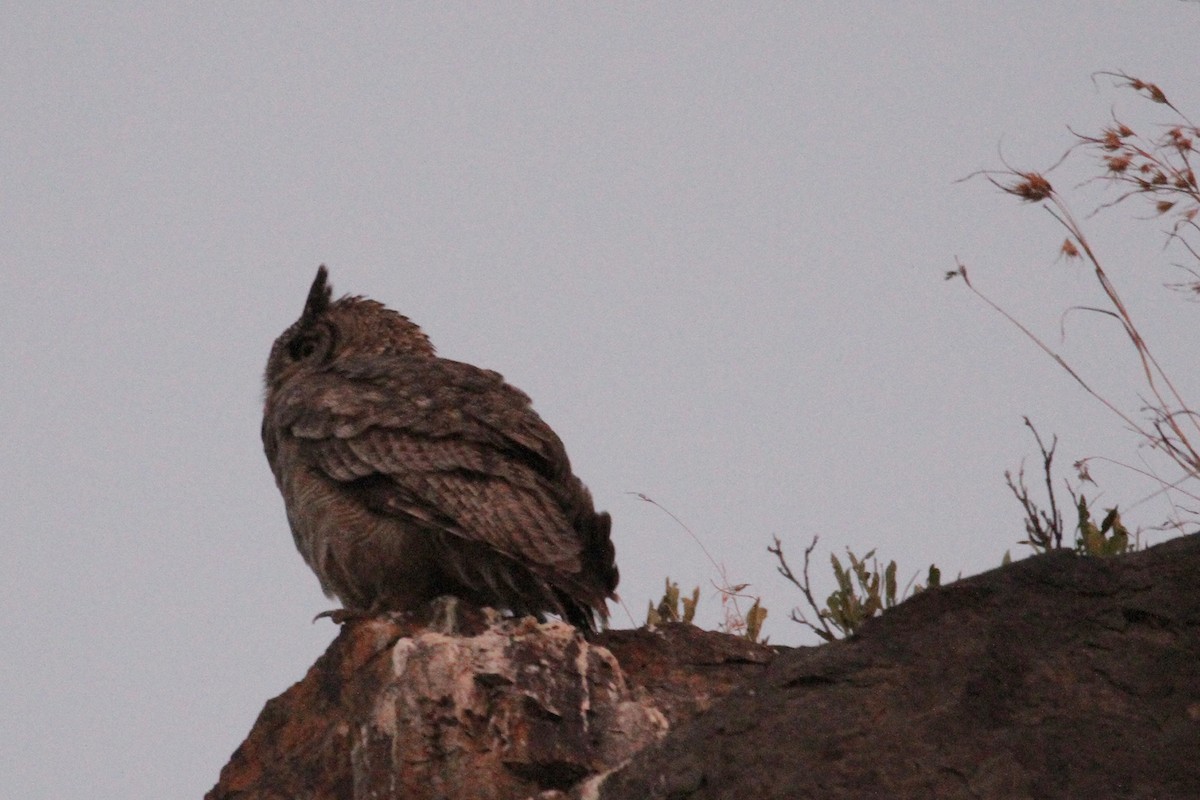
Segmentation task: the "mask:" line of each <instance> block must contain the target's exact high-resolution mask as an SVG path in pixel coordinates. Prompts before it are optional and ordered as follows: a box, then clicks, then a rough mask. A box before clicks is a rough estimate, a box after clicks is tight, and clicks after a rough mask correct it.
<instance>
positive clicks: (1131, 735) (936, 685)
mask: <svg viewBox="0 0 1200 800" xmlns="http://www.w3.org/2000/svg"><path fill="white" fill-rule="evenodd" d="M591 791H592V794H593V796H596V795H598V796H599V797H600V798H603V799H604V800H634V798H636V800H647V799H648V798H673V799H674V800H681V799H682V798H696V800H700V799H701V798H731V797H738V798H751V797H754V798H760V797H771V798H784V797H788V798H790V797H797V798H799V797H813V798H822V800H839V799H840V798H846V799H847V800H849V798H854V799H855V800H860V799H861V798H976V799H981V800H991V799H992V798H995V799H996V800H999V799H1000V798H1005V800H1010V799H1014V798H1030V799H1031V800H1032V799H1033V798H1036V799H1037V800H1047V799H1053V798H1089V799H1090V800H1107V798H1121V800H1127V799H1128V800H1140V799H1143V798H1144V800H1150V799H1151V798H1159V800H1167V799H1168V798H1170V799H1171V800H1175V799H1177V798H1178V799H1179V800H1182V799H1183V798H1195V797H1200V537H1198V536H1194V535H1193V536H1188V537H1184V538H1181V539H1176V540H1172V541H1169V542H1167V543H1165V544H1162V545H1159V546H1157V547H1154V548H1151V549H1149V550H1146V551H1143V552H1139V553H1134V554H1131V555H1127V556H1122V557H1118V558H1109V559H1099V558H1082V557H1078V556H1075V555H1073V554H1071V553H1068V552H1057V553H1051V554H1048V555H1044V556H1038V557H1035V558H1031V559H1028V560H1025V561H1021V562H1018V563H1015V564H1012V565H1011V566H1009V567H1005V568H1002V569H998V570H993V571H992V572H989V573H986V574H983V575H979V576H976V577H973V578H969V579H966V580H962V581H958V582H956V583H953V584H950V585H948V586H946V587H943V588H941V589H938V590H933V591H929V592H924V593H921V594H919V595H917V596H916V597H914V598H913V599H911V600H909V601H908V602H906V603H903V604H902V605H901V606H899V607H897V608H896V609H894V610H892V611H890V612H888V613H887V614H885V615H883V616H882V617H879V618H877V619H874V620H872V621H871V622H870V623H869V624H868V625H867V626H865V628H864V630H863V631H862V633H861V635H859V636H856V637H854V638H852V639H850V640H847V641H842V642H836V643H833V644H830V645H826V646H823V647H819V648H804V649H798V650H795V651H792V652H788V653H784V654H781V655H780V656H778V657H777V658H776V659H775V661H774V663H772V664H771V665H770V667H769V668H768V669H767V671H766V672H765V674H762V675H761V676H759V677H757V678H754V679H751V680H749V681H748V682H746V683H745V684H744V685H743V686H741V687H739V688H737V689H736V690H735V691H734V692H733V693H731V694H730V695H729V696H727V697H725V698H724V699H723V700H721V701H720V702H719V703H717V704H715V705H714V706H713V708H712V709H711V710H710V711H709V712H708V713H705V714H702V715H700V716H698V717H696V718H695V719H694V720H692V721H690V722H688V723H685V724H683V725H681V726H679V727H678V728H677V729H676V730H674V731H672V733H671V734H670V735H669V736H668V737H666V738H664V739H663V740H662V741H661V742H658V743H656V744H654V745H651V746H650V747H648V748H646V749H645V750H643V751H642V752H641V753H639V754H638V755H637V756H635V757H634V758H633V760H632V761H631V762H630V763H629V764H628V765H627V766H625V767H624V768H622V769H621V770H618V771H617V772H616V773H614V774H613V775H610V776H608V777H607V778H606V779H604V780H603V781H600V782H599V783H598V785H596V786H593V787H591Z"/></svg>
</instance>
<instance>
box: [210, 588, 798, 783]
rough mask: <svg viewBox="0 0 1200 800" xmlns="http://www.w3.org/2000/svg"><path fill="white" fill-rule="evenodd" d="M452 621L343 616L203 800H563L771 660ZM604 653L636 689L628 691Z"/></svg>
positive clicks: (693, 645) (474, 617)
mask: <svg viewBox="0 0 1200 800" xmlns="http://www.w3.org/2000/svg"><path fill="white" fill-rule="evenodd" d="M458 611H459V612H460V613H459V614H458V615H457V616H458V619H457V620H455V621H454V622H453V623H449V622H447V621H446V619H447V614H446V613H445V609H444V608H441V607H433V608H431V609H430V610H429V614H428V615H427V616H426V617H425V618H422V619H416V618H415V617H414V615H407V616H404V617H398V618H389V617H361V618H355V617H354V616H353V615H339V619H341V618H344V619H345V623H346V624H344V626H343V628H342V631H341V633H340V634H339V636H338V637H337V639H336V640H335V641H334V642H333V644H331V645H330V647H329V649H328V651H327V652H326V653H325V654H324V655H323V656H322V657H321V658H320V659H318V661H317V663H316V664H315V665H314V666H313V667H312V668H311V669H310V670H309V672H308V674H307V676H305V678H304V680H302V681H301V682H300V683H298V684H296V685H295V686H293V687H292V688H291V689H289V690H288V691H286V692H284V694H283V695H281V696H280V697H277V698H275V699H274V700H271V701H270V702H268V703H267V705H266V707H265V708H264V709H263V711H262V713H261V714H260V716H259V719H258V721H257V722H256V723H255V725H254V728H253V730H252V731H251V733H250V736H249V737H248V738H247V739H246V741H245V742H244V743H243V744H242V746H241V747H239V748H238V750H237V751H236V752H235V753H234V755H233V757H232V759H231V760H230V762H229V764H228V765H227V766H226V767H225V768H224V769H223V770H222V772H221V779H220V782H219V783H218V784H217V786H216V787H214V788H213V790H212V791H210V792H209V793H208V795H207V796H206V797H207V798H210V800H218V799H221V800H224V799H227V798H229V799H231V798H235V797H236V798H240V799H241V800H248V799H249V798H264V799H265V798H296V797H304V798H314V799H315V798H346V799H347V800H349V799H351V798H354V799H357V798H400V797H403V798H434V797H443V798H444V797H449V798H463V799H464V800H465V799H467V798H481V799H482V798H522V797H529V796H536V795H539V793H542V795H541V796H543V797H546V798H550V797H556V796H564V795H562V790H566V789H569V788H571V787H572V786H574V785H576V784H578V783H580V781H581V780H582V779H584V778H586V777H588V776H593V775H597V774H603V773H604V772H605V771H607V770H610V769H612V768H613V767H616V766H618V765H620V764H621V763H623V762H625V761H626V760H627V759H629V758H630V757H631V756H632V755H633V754H634V753H636V752H637V751H638V750H640V749H642V748H643V747H645V746H646V745H647V744H649V743H651V742H653V741H656V740H657V739H658V738H659V737H661V736H662V735H663V734H664V733H665V732H666V730H667V729H668V726H669V722H668V720H671V721H672V722H676V723H678V722H680V721H683V720H685V719H689V718H691V717H692V716H694V715H695V714H696V713H698V712H699V710H701V709H702V708H704V707H706V706H707V705H708V704H710V703H711V702H712V700H713V699H714V698H716V697H719V696H721V695H723V694H725V693H726V692H728V691H729V690H730V689H732V687H733V686H734V685H736V683H737V682H739V681H740V680H743V679H744V678H745V676H746V674H747V670H756V671H759V672H761V671H762V669H763V668H764V667H765V665H766V663H767V662H768V661H769V660H770V658H771V657H772V656H773V654H774V653H773V651H771V650H770V649H768V648H765V647H762V646H756V645H750V644H749V643H743V644H742V645H738V644H737V643H736V640H735V642H734V643H733V644H730V643H729V642H727V641H725V639H726V638H727V637H722V636H721V635H720V634H713V633H706V632H703V631H700V630H699V629H697V628H693V627H690V626H670V627H669V628H668V629H666V630H660V631H654V632H651V631H645V630H642V631H619V632H610V633H607V634H604V635H602V636H600V637H597V641H596V642H589V641H588V640H586V639H585V638H584V637H583V636H582V635H580V634H579V632H578V631H577V630H576V629H574V628H572V627H571V626H569V625H565V624H563V623H559V622H549V623H542V624H539V623H537V622H536V621H535V620H533V619H532V618H525V619H520V620H513V619H499V618H498V617H496V616H495V615H492V614H490V613H485V614H479V612H474V611H471V610H468V609H461V608H460V609H458ZM451 616H453V615H451ZM601 642H603V643H604V644H608V645H609V646H610V647H612V648H613V649H614V650H616V651H617V652H619V653H624V654H625V657H626V658H627V659H628V661H629V662H630V664H635V665H636V666H634V669H633V672H632V673H630V674H632V675H635V676H644V679H645V680H644V682H634V683H632V685H631V683H630V681H628V680H627V673H626V672H625V671H623V670H622V668H621V666H619V665H618V662H617V659H616V658H615V657H614V656H613V653H612V652H611V651H610V650H609V649H608V648H607V647H605V646H603V644H601ZM693 657H695V658H697V659H698V660H699V661H700V662H701V663H699V664H696V665H695V666H693V667H689V662H688V659H689V658H693ZM700 671H705V672H708V673H710V674H711V676H712V677H711V679H710V680H709V681H707V684H709V685H706V682H705V681H704V680H701V679H700V677H699V673H700ZM660 704H661V705H660ZM660 708H661V709H663V710H660ZM556 793H557V794H556Z"/></svg>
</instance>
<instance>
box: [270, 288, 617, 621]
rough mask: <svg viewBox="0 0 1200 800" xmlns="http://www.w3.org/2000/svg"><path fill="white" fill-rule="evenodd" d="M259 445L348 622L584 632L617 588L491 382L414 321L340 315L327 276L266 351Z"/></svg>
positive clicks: (520, 404)
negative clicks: (359, 614) (419, 609)
mask: <svg viewBox="0 0 1200 800" xmlns="http://www.w3.org/2000/svg"><path fill="white" fill-rule="evenodd" d="M262 437H263V446H264V448H265V450H266V453H267V460H268V461H269V462H270V463H271V470H272V472H274V473H275V481H276V483H277V484H278V485H279V490H280V492H281V493H282V494H283V499H284V505H285V506H286V507H287V515H288V522H289V523H290V524H291V528H292V534H293V536H294V538H295V541H296V547H297V548H298V549H299V550H300V554H301V555H302V556H303V557H304V560H305V561H306V562H307V563H308V565H309V566H310V567H311V568H312V570H313V571H314V572H315V573H316V574H317V578H318V579H319V580H320V581H321V587H322V588H323V589H324V590H325V592H326V594H328V595H330V596H336V597H337V598H338V599H340V600H341V602H342V604H343V605H344V606H345V608H346V609H348V610H351V611H363V612H368V613H376V612H382V611H402V610H407V609H410V608H413V607H415V606H416V605H418V604H420V603H423V602H425V601H428V600H431V599H433V598H434V597H437V596H439V595H444V594H449V595H455V596H458V597H461V598H462V599H464V600H467V601H469V602H472V603H475V604H477V605H486V606H492V607H496V608H501V609H508V610H512V611H513V612H515V613H526V614H535V615H537V616H539V617H540V616H541V615H542V614H543V612H550V613H554V614H558V615H560V616H562V617H564V618H565V619H567V620H569V621H570V622H572V623H573V624H575V625H578V626H580V627H583V628H585V629H593V628H594V625H595V617H596V616H597V615H598V616H599V617H600V618H601V619H602V620H603V619H607V611H606V609H605V601H606V599H607V598H609V597H613V596H614V595H613V592H614V590H615V589H616V586H617V577H618V576H617V567H616V564H615V562H614V551H613V545H612V541H611V539H610V538H609V527H610V519H609V516H608V514H605V513H599V514H598V513H596V511H595V509H594V507H593V505H592V497H591V495H590V494H589V493H588V490H587V488H586V487H584V485H583V483H582V482H581V481H580V480H579V479H578V478H577V477H575V475H574V474H572V472H571V465H570V462H569V461H568V459H567V453H566V450H565V449H564V448H563V445H562V442H561V441H560V440H559V438H558V436H556V435H555V434H554V432H553V431H552V430H550V428H549V426H547V425H546V423H545V422H543V421H542V419H541V417H539V416H538V415H537V414H536V413H535V412H534V411H533V409H532V407H531V406H530V401H529V398H528V397H527V396H526V395H525V394H524V393H522V392H521V391H520V390H518V389H515V388H513V387H512V386H509V385H508V384H506V383H505V382H504V379H503V378H502V377H501V376H500V375H499V374H497V373H495V372H492V371H490V370H485V369H480V368H478V367H473V366H471V365H470V364H463V363H460V362H457V361H449V360H447V359H443V358H439V357H438V356H437V355H436V354H435V352H434V349H433V345H431V344H430V342H429V339H428V338H427V337H426V336H425V334H424V333H422V332H421V329H420V328H418V327H417V326H416V325H415V324H413V323H412V322H410V321H409V320H408V318H406V317H404V316H401V315H400V314H398V313H396V312H394V311H391V310H389V309H387V308H385V307H384V306H383V305H381V304H380V303H377V302H375V301H373V300H368V299H365V298H362V297H343V298H341V299H340V300H337V301H336V302H334V301H333V300H332V290H331V288H330V286H329V283H328V274H327V272H326V270H325V267H321V268H320V269H319V270H318V271H317V277H316V280H314V281H313V285H312V289H311V290H310V291H309V295H308V302H307V303H306V304H305V307H304V313H303V314H302V315H301V317H300V319H299V320H297V321H296V323H295V324H293V325H292V326H291V327H290V328H288V329H287V330H286V331H284V333H283V335H281V336H280V337H279V338H278V339H277V340H276V341H275V344H274V346H273V347H272V348H271V356H270V359H269V360H268V362H267V373H266V403H265V408H264V410H263V426H262Z"/></svg>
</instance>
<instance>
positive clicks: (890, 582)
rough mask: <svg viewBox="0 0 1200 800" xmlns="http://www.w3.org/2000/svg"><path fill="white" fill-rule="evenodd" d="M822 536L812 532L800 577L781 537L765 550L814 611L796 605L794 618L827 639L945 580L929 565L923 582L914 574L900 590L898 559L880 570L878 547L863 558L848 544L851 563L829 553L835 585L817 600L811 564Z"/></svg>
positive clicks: (851, 632)
mask: <svg viewBox="0 0 1200 800" xmlns="http://www.w3.org/2000/svg"><path fill="white" fill-rule="evenodd" d="M818 538H819V537H816V536H814V537H813V540H812V542H811V543H810V544H809V546H808V547H806V548H805V550H804V567H803V568H802V569H801V572H800V575H799V576H797V575H796V573H795V572H794V571H793V570H792V568H791V566H790V565H789V564H788V561H787V558H786V557H785V556H784V553H783V543H782V542H781V541H780V540H779V537H778V536H776V537H775V542H774V544H772V545H771V546H770V547H768V548H767V552H769V553H770V554H771V555H773V556H775V559H776V561H778V562H779V563H778V564H777V565H776V569H777V570H778V571H779V574H781V575H783V577H784V578H786V579H787V580H788V581H790V582H791V583H792V584H794V585H795V586H796V587H797V588H798V589H799V590H800V592H801V594H803V595H804V598H805V601H806V602H807V603H808V607H809V609H810V611H811V613H812V614H813V617H812V619H811V620H810V619H809V617H808V615H806V614H805V612H804V611H803V610H802V609H801V608H800V607H799V606H797V607H796V608H794V609H792V613H791V619H792V621H794V622H798V623H800V624H801V625H804V626H806V627H808V628H809V629H810V630H812V631H813V632H814V633H816V634H817V635H818V636H820V637H821V638H822V639H824V640H825V641H827V642H831V641H833V640H835V639H840V638H843V637H846V636H852V635H854V634H855V633H856V632H858V630H859V629H860V628H861V627H862V625H863V623H865V622H866V621H867V620H868V619H870V618H871V617H874V616H877V615H879V614H881V613H883V612H884V611H885V610H886V609H889V608H893V607H894V606H896V605H898V604H899V603H901V602H903V601H904V600H905V599H906V598H908V597H910V596H911V595H913V594H916V593H917V592H921V591H924V590H925V589H926V588H933V587H936V586H939V585H940V584H941V571H940V570H939V569H938V568H937V567H936V566H935V565H932V564H931V565H930V566H929V571H928V572H927V573H926V579H925V584H924V585H921V584H917V583H914V581H915V579H916V578H915V576H914V578H913V580H912V581H909V585H908V586H907V587H906V588H905V590H904V592H902V593H898V591H897V584H896V562H895V561H889V562H888V563H887V565H886V566H884V567H883V569H882V570H881V569H880V567H879V560H878V559H877V558H876V557H875V551H874V550H871V551H870V552H868V553H867V554H866V555H864V556H862V557H861V558H860V557H858V556H856V555H855V554H854V551H852V550H851V549H850V548H848V547H847V548H846V558H847V561H848V562H849V566H848V567H847V566H843V565H842V562H841V560H840V559H839V558H838V557H837V556H836V555H832V554H831V555H830V557H829V558H830V562H831V564H832V567H833V576H834V579H835V580H836V582H837V588H836V589H834V591H833V592H832V593H830V595H829V597H828V598H827V599H826V601H825V604H824V606H822V605H820V604H818V603H817V601H816V598H815V596H814V595H813V591H812V581H811V580H810V578H809V563H810V560H811V558H812V553H813V550H815V549H816V546H817V541H818ZM814 620H815V622H814Z"/></svg>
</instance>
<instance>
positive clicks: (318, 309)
mask: <svg viewBox="0 0 1200 800" xmlns="http://www.w3.org/2000/svg"><path fill="white" fill-rule="evenodd" d="M331 299H333V287H332V286H330V285H329V270H327V269H326V268H325V265H324V264H322V265H321V266H320V267H318V268H317V277H316V278H314V279H313V283H312V288H310V289H309V290H308V299H307V300H306V301H304V314H302V315H301V319H312V318H314V317H316V316H318V315H319V314H321V313H322V312H323V311H324V310H325V309H326V308H328V307H329V302H330V300H331Z"/></svg>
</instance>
